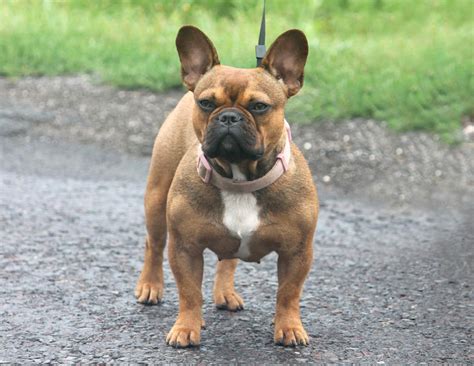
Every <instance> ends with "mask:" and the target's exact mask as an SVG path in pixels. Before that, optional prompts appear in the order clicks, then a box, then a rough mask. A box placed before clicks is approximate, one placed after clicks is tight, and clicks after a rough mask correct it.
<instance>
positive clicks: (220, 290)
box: [214, 259, 244, 311]
mask: <svg viewBox="0 0 474 366" xmlns="http://www.w3.org/2000/svg"><path fill="white" fill-rule="evenodd" d="M238 261H239V260H238V259H223V260H221V261H219V262H218V263H217V268H216V277H215V280H214V303H215V304H216V307H217V308H218V309H225V310H229V311H239V310H242V309H243V308H244V302H243V301H242V298H241V297H240V295H239V294H238V293H237V292H235V289H234V273H235V269H236V268H237V263H238Z"/></svg>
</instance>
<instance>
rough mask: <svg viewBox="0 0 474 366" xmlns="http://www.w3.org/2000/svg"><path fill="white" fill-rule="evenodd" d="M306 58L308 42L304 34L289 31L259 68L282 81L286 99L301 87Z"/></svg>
mask: <svg viewBox="0 0 474 366" xmlns="http://www.w3.org/2000/svg"><path fill="white" fill-rule="evenodd" d="M307 58H308V41H307V39H306V36H305V35H304V33H303V32H302V31H300V30H298V29H291V30H289V31H286V32H285V33H283V34H281V35H280V36H279V37H278V38H277V39H276V40H275V42H273V43H272V45H271V46H270V49H269V50H268V52H267V53H266V55H265V57H264V58H263V60H262V65H261V67H263V68H265V69H266V70H268V71H269V72H270V73H271V74H272V75H273V76H274V77H276V78H277V79H278V80H282V81H283V83H284V85H285V86H286V89H287V95H288V97H291V96H292V95H295V94H296V93H298V91H299V90H300V89H301V87H302V86H303V76H304V65H305V64H306V59H307Z"/></svg>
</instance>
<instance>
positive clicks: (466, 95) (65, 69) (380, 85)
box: [0, 0, 474, 141]
mask: <svg viewBox="0 0 474 366" xmlns="http://www.w3.org/2000/svg"><path fill="white" fill-rule="evenodd" d="M261 7H262V1H261V0H161V1H151V0H122V1H119V0H101V1H92V0H90V1H86V0H69V1H51V0H43V1H39V0H37V1H34V0H31V1H27V0H0V73H1V74H3V75H7V76H22V75H57V74H71V73H83V72H87V73H94V74H99V75H100V76H101V77H102V78H103V79H104V80H105V81H107V82H110V83H112V84H114V85H118V86H121V87H127V88H140V87H146V88H149V89H152V90H157V91H160V90H164V89H166V88H170V87H174V86H176V85H179V84H180V80H179V65H178V57H177V53H176V50H175V46H174V39H175V36H176V33H177V30H178V29H179V27H180V26H181V25H183V24H194V25H196V26H198V27H200V28H201V29H202V30H203V31H204V32H205V33H206V34H208V36H209V37H210V38H211V39H212V40H213V41H214V43H215V45H216V47H217V49H218V52H219V56H220V59H221V62H223V63H225V64H229V65H233V66H237V67H254V65H255V56H254V46H255V44H256V41H257V37H258V30H259V24H260V16H261ZM473 14H474V1H473V0H416V1H412V0H298V1H288V0H268V1H267V44H268V45H269V44H270V43H271V41H272V40H273V39H274V38H275V37H276V36H277V35H278V34H280V33H282V32H283V31H285V30H287V29H289V28H300V29H302V30H303V31H304V32H305V33H306V35H307V37H308V40H309V42H310V58H309V60H308V64H307V68H306V72H305V87H304V88H303V91H302V93H301V96H299V97H296V98H294V100H293V101H292V102H291V103H290V113H291V114H292V116H293V118H294V119H295V120H300V121H303V122H304V121H317V120H322V119H343V118H352V117H364V118H374V119H377V120H381V121H386V122H387V123H388V125H389V126H391V127H393V128H395V129H397V130H412V129H417V130H428V131H434V132H436V133H438V134H440V135H442V136H443V137H444V138H445V139H446V140H447V141H453V140H454V136H455V131H456V130H458V129H459V126H460V121H461V119H462V117H463V116H466V115H470V116H471V117H472V115H474V81H473V73H474V67H473V62H474V61H473V60H474V54H473V52H474V44H473V42H474V41H473V40H474V37H473V36H474V19H473Z"/></svg>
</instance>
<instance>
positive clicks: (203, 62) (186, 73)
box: [176, 25, 220, 91]
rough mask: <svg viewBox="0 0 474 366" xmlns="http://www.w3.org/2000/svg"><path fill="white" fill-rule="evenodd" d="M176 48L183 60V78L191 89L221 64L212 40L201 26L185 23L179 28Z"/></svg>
mask: <svg viewBox="0 0 474 366" xmlns="http://www.w3.org/2000/svg"><path fill="white" fill-rule="evenodd" d="M176 48H177V49H178V54H179V59H180V61H181V78H182V79H183V83H184V85H186V87H187V88H188V89H189V90H191V91H193V90H194V88H195V87H196V84H197V82H198V81H199V79H200V78H201V76H202V75H204V74H205V73H206V72H208V71H209V70H210V69H211V68H212V67H213V66H215V65H219V64H220V62H219V57H218V56H217V51H216V49H215V48H214V45H213V44H212V42H211V40H210V39H209V38H207V36H206V35H205V34H204V33H203V32H202V31H201V30H200V29H199V28H196V27H193V26H191V25H185V26H184V27H182V28H181V29H180V30H179V32H178V35H177V36H176Z"/></svg>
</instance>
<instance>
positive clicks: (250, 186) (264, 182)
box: [197, 120, 291, 193]
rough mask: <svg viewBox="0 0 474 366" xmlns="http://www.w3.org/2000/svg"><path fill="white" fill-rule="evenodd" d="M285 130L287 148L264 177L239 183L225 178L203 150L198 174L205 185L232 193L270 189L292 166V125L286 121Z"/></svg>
mask: <svg viewBox="0 0 474 366" xmlns="http://www.w3.org/2000/svg"><path fill="white" fill-rule="evenodd" d="M285 128H286V135H287V141H286V144H285V147H284V148H283V151H282V152H281V153H279V154H278V155H277V160H276V162H275V165H273V167H272V168H271V169H270V170H269V171H268V173H267V174H265V175H264V176H263V177H260V178H258V179H255V180H250V181H238V180H234V179H231V178H226V177H223V176H222V175H220V174H219V173H218V172H217V171H216V170H214V169H213V168H212V166H211V164H209V161H208V160H207V159H206V157H205V156H204V153H203V151H202V149H200V151H199V157H198V162H197V172H198V174H199V176H200V177H201V179H202V180H203V182H204V183H206V184H209V183H210V184H212V185H213V186H215V187H217V188H220V189H222V190H225V191H231V192H240V193H251V192H255V191H258V190H260V189H263V188H266V187H268V186H269V185H271V184H273V183H274V182H275V181H276V180H277V179H278V178H280V177H281V176H282V175H283V174H284V173H285V172H286V171H287V170H288V167H289V164H290V158H291V129H290V125H289V124H288V122H286V120H285Z"/></svg>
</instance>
